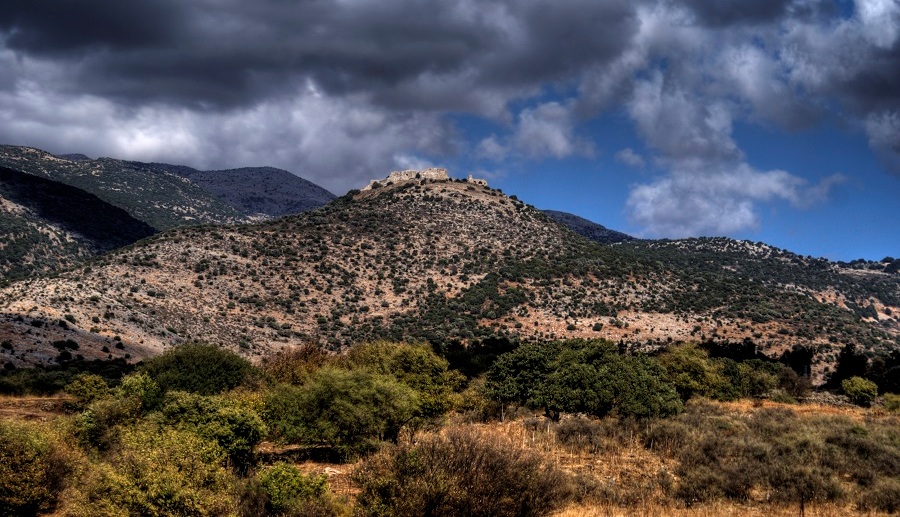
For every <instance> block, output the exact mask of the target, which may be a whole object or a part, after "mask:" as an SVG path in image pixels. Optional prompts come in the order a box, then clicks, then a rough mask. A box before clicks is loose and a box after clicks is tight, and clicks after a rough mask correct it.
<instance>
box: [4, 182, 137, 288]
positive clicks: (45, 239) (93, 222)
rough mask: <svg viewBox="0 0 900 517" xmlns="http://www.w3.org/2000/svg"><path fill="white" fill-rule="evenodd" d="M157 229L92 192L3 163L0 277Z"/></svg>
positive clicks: (47, 267) (58, 264)
mask: <svg viewBox="0 0 900 517" xmlns="http://www.w3.org/2000/svg"><path fill="white" fill-rule="evenodd" d="M153 233H154V231H153V228H151V227H150V226H148V225H147V224H145V223H142V222H141V221H138V220H137V219H134V218H133V217H131V216H129V215H128V213H127V212H125V211H124V210H122V209H120V208H116V207H114V206H112V205H110V204H108V203H105V202H103V201H101V200H100V199H98V198H97V197H96V196H94V195H93V194H89V193H87V192H85V191H83V190H81V189H77V188H75V187H71V186H69V185H65V184H62V183H58V182H55V181H51V180H48V179H44V178H40V177H37V176H32V175H30V174H25V173H21V172H18V171H14V170H12V169H7V168H5V167H0V281H2V280H8V279H13V278H18V277H23V276H27V275H32V274H40V273H48V272H51V271H55V270H58V269H61V268H65V267H70V266H73V265H75V264H76V263H77V262H79V261H83V260H84V259H86V258H87V257H90V256H92V255H96V254H98V253H105V252H107V251H110V250H113V249H115V248H119V247H122V246H125V245H128V244H131V243H133V242H136V241H138V240H140V239H143V238H145V237H149V236H150V235H152V234H153Z"/></svg>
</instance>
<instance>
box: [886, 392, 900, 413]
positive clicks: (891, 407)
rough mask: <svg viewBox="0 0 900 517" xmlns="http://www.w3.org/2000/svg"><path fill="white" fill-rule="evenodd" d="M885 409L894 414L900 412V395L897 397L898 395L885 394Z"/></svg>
mask: <svg viewBox="0 0 900 517" xmlns="http://www.w3.org/2000/svg"><path fill="white" fill-rule="evenodd" d="M884 409H886V410H888V411H890V412H892V413H897V412H900V395H897V394H896V393H885V394H884Z"/></svg>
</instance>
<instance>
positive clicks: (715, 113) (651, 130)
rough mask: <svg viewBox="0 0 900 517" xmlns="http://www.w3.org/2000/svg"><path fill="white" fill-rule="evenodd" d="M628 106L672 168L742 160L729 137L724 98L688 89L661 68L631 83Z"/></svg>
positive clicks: (729, 113)
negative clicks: (635, 82) (699, 94)
mask: <svg viewBox="0 0 900 517" xmlns="http://www.w3.org/2000/svg"><path fill="white" fill-rule="evenodd" d="M628 109H629V112H630V114H631V117H632V119H634V121H635V123H636V124H637V127H638V130H639V131H640V132H641V134H642V135H643V136H644V138H645V139H646V140H647V142H648V143H649V144H650V145H651V146H652V147H654V148H655V149H657V150H658V151H659V152H660V154H661V155H662V158H663V160H664V161H665V162H667V163H668V164H670V165H671V166H672V167H675V168H680V169H702V168H704V167H707V166H708V165H709V164H719V163H726V162H736V161H737V160H741V159H742V158H743V153H742V152H741V150H740V149H739V148H738V146H737V144H736V143H735V142H734V140H733V139H732V138H731V120H732V118H731V112H730V107H729V106H728V104H727V102H726V101H724V100H719V99H708V98H704V97H702V96H698V95H696V94H694V93H689V92H688V91H687V90H686V89H685V88H684V87H682V86H681V85H679V84H677V83H674V82H669V81H667V80H666V78H665V77H664V75H663V74H662V73H661V72H656V73H654V74H653V76H652V77H651V78H649V79H645V80H640V81H638V82H637V84H636V86H635V89H634V94H633V97H632V99H631V101H630V102H629V105H628Z"/></svg>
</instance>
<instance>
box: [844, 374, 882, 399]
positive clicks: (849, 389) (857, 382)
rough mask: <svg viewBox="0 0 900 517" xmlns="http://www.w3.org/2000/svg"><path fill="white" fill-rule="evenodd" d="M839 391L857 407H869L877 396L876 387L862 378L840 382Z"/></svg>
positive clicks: (852, 378) (851, 378)
mask: <svg viewBox="0 0 900 517" xmlns="http://www.w3.org/2000/svg"><path fill="white" fill-rule="evenodd" d="M841 389H842V390H843V391H844V394H845V395H847V396H848V397H850V400H851V401H852V402H853V403H854V404H856V405H859V406H869V405H871V404H872V401H873V400H875V397H877V396H878V385H877V384H875V383H874V382H872V381H870V380H869V379H866V378H863V377H850V378H849V379H844V380H843V381H841Z"/></svg>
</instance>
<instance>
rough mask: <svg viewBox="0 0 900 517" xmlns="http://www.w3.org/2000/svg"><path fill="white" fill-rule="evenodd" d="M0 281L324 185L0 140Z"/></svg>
mask: <svg viewBox="0 0 900 517" xmlns="http://www.w3.org/2000/svg"><path fill="white" fill-rule="evenodd" d="M0 167H2V170H3V171H4V172H3V177H2V179H3V184H2V185H0V195H2V196H3V198H2V200H0V203H2V204H0V242H2V243H0V282H2V281H4V280H10V279H13V278H20V277H22V276H27V275H31V274H42V273H48V272H53V271H56V270H58V269H61V268H66V267H71V266H74V265H76V264H78V263H79V262H82V261H84V260H86V259H88V258H90V257H92V256H94V255H96V254H99V253H105V252H108V251H111V250H112V249H115V248H118V247H121V246H125V245H127V244H131V243H133V242H135V241H137V240H139V239H141V238H144V237H147V236H149V235H152V234H153V233H155V232H156V231H163V230H168V229H171V228H175V227H178V226H185V225H196V224H237V223H246V222H254V221H260V220H265V219H270V218H272V217H279V216H283V215H287V214H296V213H300V212H304V211H306V210H312V209H314V208H318V207H320V206H322V205H324V204H326V203H328V202H329V201H331V200H333V199H334V198H335V196H334V194H331V193H330V192H328V191H327V190H325V189H323V188H321V187H319V186H317V185H315V184H313V183H311V182H309V181H307V180H304V179H302V178H300V177H298V176H296V175H294V174H291V173H289V172H287V171H284V170H280V169H275V168H271V167H259V168H244V169H232V170H222V171H199V170H196V169H193V168H190V167H185V166H178V165H169V164H162V163H141V162H135V161H124V160H116V159H111V158H100V159H96V160H94V159H91V158H89V157H87V156H85V155H83V154H66V155H58V156H54V155H52V154H50V153H47V152H45V151H41V150H38V149H33V148H28V147H15V146H0Z"/></svg>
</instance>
